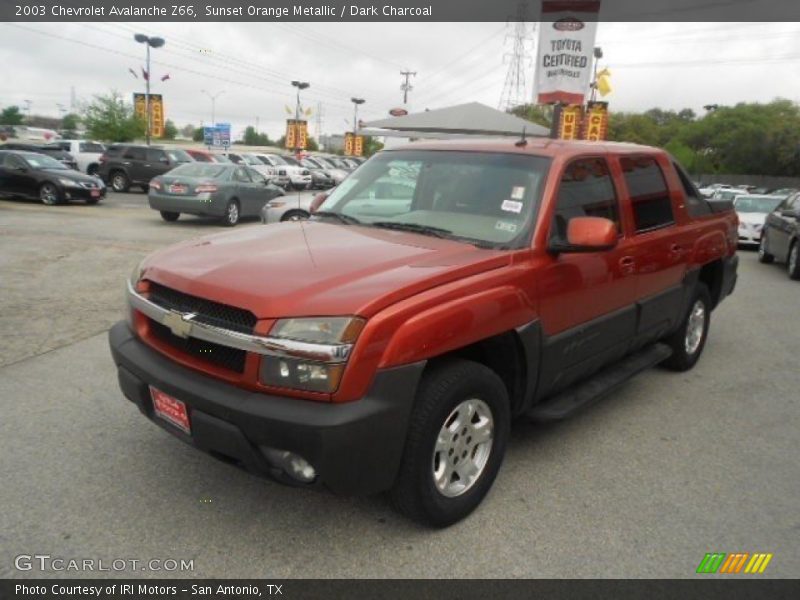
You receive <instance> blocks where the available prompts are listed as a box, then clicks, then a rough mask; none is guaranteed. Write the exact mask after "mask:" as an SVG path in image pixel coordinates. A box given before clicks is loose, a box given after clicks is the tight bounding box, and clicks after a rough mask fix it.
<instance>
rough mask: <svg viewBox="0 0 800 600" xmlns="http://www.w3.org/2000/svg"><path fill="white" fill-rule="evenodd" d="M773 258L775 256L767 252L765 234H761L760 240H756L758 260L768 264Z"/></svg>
mask: <svg viewBox="0 0 800 600" xmlns="http://www.w3.org/2000/svg"><path fill="white" fill-rule="evenodd" d="M774 260H775V257H774V256H773V255H772V254H770V253H769V252H767V234H766V232H765V233H762V234H761V240H760V241H759V242H758V262H761V263H764V264H769V263H771V262H772V261H774Z"/></svg>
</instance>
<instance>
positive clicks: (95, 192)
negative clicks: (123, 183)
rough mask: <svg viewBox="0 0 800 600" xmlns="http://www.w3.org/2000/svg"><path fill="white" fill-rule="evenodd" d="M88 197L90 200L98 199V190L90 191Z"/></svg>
mask: <svg viewBox="0 0 800 600" xmlns="http://www.w3.org/2000/svg"><path fill="white" fill-rule="evenodd" d="M89 195H90V196H91V197H92V198H99V197H100V190H90V191H89Z"/></svg>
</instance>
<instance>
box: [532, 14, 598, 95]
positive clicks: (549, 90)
mask: <svg viewBox="0 0 800 600" xmlns="http://www.w3.org/2000/svg"><path fill="white" fill-rule="evenodd" d="M599 10H600V1H599V0H578V1H575V0H572V1H571V0H544V1H543V2H542V18H541V25H540V27H539V50H538V53H537V57H536V92H537V94H538V99H537V101H538V102H539V104H551V103H554V102H563V103H564V104H582V103H583V100H584V96H585V95H586V91H587V89H588V87H589V82H590V81H591V75H592V55H593V51H594V39H595V34H596V32H597V14H598V12H599Z"/></svg>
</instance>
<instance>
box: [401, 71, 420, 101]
mask: <svg viewBox="0 0 800 600" xmlns="http://www.w3.org/2000/svg"><path fill="white" fill-rule="evenodd" d="M400 75H402V76H403V77H404V78H405V79H404V81H403V83H401V84H400V90H401V91H402V92H403V104H408V92H410V91H411V90H413V89H414V86H413V85H411V83H410V82H409V79H410V78H411V77H416V75H417V72H416V71H400Z"/></svg>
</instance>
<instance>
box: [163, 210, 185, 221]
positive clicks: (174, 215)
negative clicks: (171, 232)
mask: <svg viewBox="0 0 800 600" xmlns="http://www.w3.org/2000/svg"><path fill="white" fill-rule="evenodd" d="M160 213H161V218H162V219H164V220H165V221H167V222H168V223H174V222H175V221H177V220H178V217H180V216H181V213H179V212H172V211H171V210H162V211H160Z"/></svg>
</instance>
